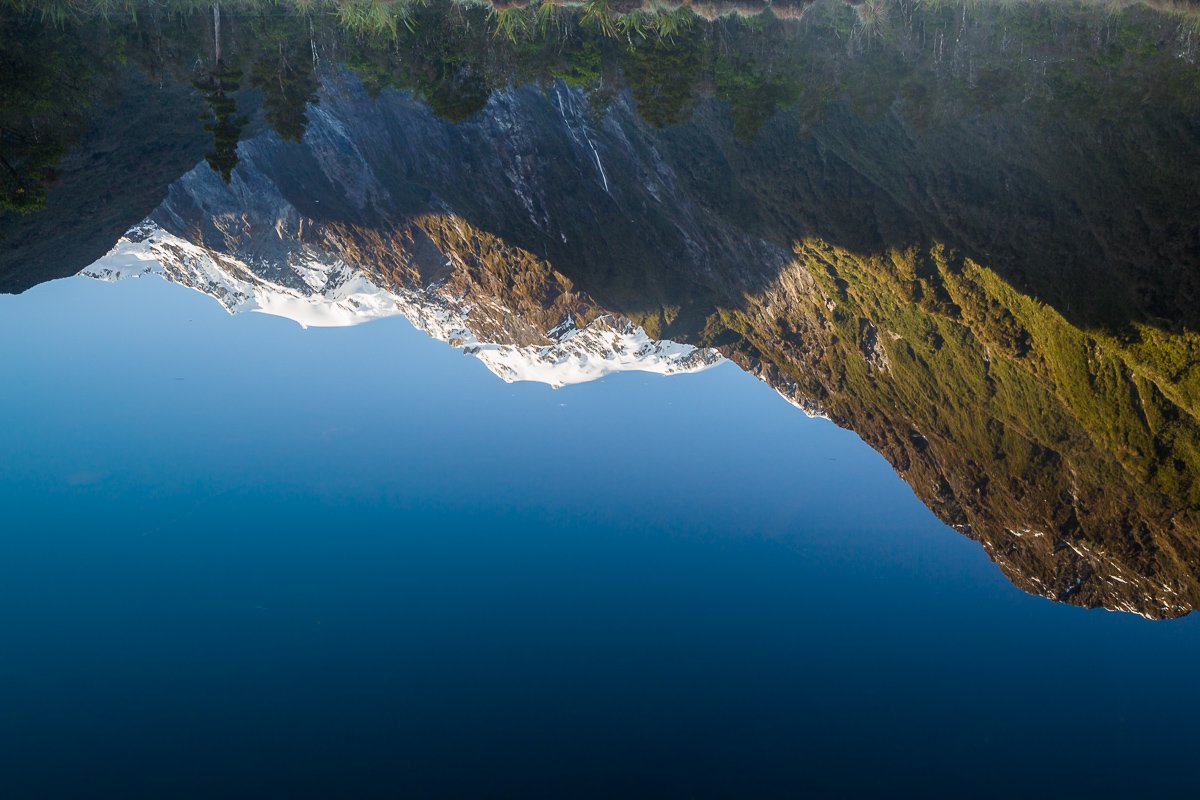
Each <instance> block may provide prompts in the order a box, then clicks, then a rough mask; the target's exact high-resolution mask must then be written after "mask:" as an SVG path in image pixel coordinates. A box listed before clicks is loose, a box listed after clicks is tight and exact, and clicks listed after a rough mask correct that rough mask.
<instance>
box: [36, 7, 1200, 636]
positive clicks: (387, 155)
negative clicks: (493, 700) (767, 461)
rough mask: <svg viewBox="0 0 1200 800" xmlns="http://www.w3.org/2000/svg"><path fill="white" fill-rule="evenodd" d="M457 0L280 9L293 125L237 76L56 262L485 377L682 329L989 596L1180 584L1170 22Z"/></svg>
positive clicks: (1196, 552)
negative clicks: (381, 12)
mask: <svg viewBox="0 0 1200 800" xmlns="http://www.w3.org/2000/svg"><path fill="white" fill-rule="evenodd" d="M517 11H520V9H517ZM510 12H511V10H509V11H506V12H505V13H506V14H507V13H510ZM535 12H536V9H534V10H531V11H529V12H524V11H522V12H521V13H529V14H531V15H533V14H535ZM476 13H482V12H478V10H476V11H471V10H469V9H467V10H463V9H462V8H460V7H457V6H453V7H452V6H440V7H428V8H426V7H422V8H414V10H413V14H414V15H415V17H414V19H415V20H416V26H417V29H418V30H422V31H426V32H428V31H429V30H431V29H433V28H434V27H435V26H436V29H437V30H438V32H439V35H438V36H437V37H436V38H435V39H434V40H428V41H436V42H437V45H436V47H435V46H434V45H432V44H427V43H426V44H422V43H419V42H418V41H417V40H416V39H410V38H408V34H406V33H404V32H403V30H401V31H399V32H397V34H396V36H397V37H398V39H397V40H393V41H392V43H391V44H388V45H386V46H377V45H373V44H371V42H370V41H369V40H364V39H363V38H362V37H361V34H358V35H350V34H347V33H346V32H344V31H341V32H339V31H327V32H325V33H321V32H319V31H318V30H317V28H315V27H313V26H312V25H307V26H305V27H303V28H301V29H299V30H300V33H296V32H295V31H291V32H287V31H285V34H286V35H283V36H282V37H281V39H280V42H281V45H280V46H281V48H282V47H283V46H284V45H285V44H288V43H289V42H290V43H291V45H294V44H295V42H294V41H293V39H291V38H288V37H294V36H301V37H302V42H303V44H305V45H306V46H310V48H309V50H310V52H311V54H310V55H308V59H309V61H308V62H307V63H308V64H309V66H307V67H305V69H310V70H311V73H312V75H313V76H314V77H313V78H312V80H313V81H315V82H314V83H313V84H312V86H313V87H314V88H313V90H312V94H311V95H309V94H307V93H306V92H301V93H299V95H297V96H298V97H299V103H300V108H301V110H302V114H301V115H300V117H299V119H300V123H299V127H300V130H299V132H297V131H296V129H295V126H294V125H292V123H295V122H296V120H297V115H296V114H295V113H291V114H290V115H289V114H285V113H283V111H282V110H281V106H280V105H279V103H281V102H282V101H280V100H279V99H278V98H276V101H275V102H276V105H275V106H267V105H266V101H263V104H262V105H260V106H258V107H257V110H255V107H254V104H253V101H254V99H255V98H254V97H253V96H251V95H250V94H247V95H245V96H243V97H239V98H238V99H236V101H235V106H237V108H242V107H245V108H246V109H247V110H246V112H245V115H246V120H245V123H244V124H243V125H242V127H241V128H240V130H239V132H238V133H237V134H236V135H235V136H234V138H233V141H234V144H235V146H236V151H235V153H234V156H235V157H234V159H233V161H234V166H232V168H231V169H229V174H228V179H227V180H226V179H225V177H224V175H223V174H222V172H223V167H222V166H221V165H228V164H229V163H230V162H229V160H228V159H226V158H224V157H222V158H214V159H210V160H209V162H208V163H207V164H205V163H201V164H200V166H198V167H196V168H195V169H193V170H191V171H189V172H188V173H187V174H186V175H184V176H183V177H182V178H180V179H179V180H177V181H175V182H174V183H172V184H171V185H170V187H169V189H168V190H166V192H165V199H164V200H163V202H162V203H161V205H159V206H158V208H157V209H155V210H154V211H153V212H152V213H151V214H150V217H149V220H147V221H146V222H145V223H144V224H141V225H139V226H138V227H137V229H136V230H135V231H133V232H132V233H131V234H130V235H129V236H128V237H127V238H126V239H125V240H123V242H122V243H120V244H119V245H118V247H117V248H116V249H115V250H114V252H113V253H112V254H111V255H110V256H109V257H107V258H106V259H104V260H102V261H101V262H99V263H97V264H96V265H93V266H91V267H90V268H89V270H88V271H89V274H93V275H96V276H98V277H120V276H122V275H127V274H131V272H133V273H136V272H137V271H138V266H137V265H136V264H135V265H134V266H133V267H131V266H130V265H131V262H130V259H131V258H134V257H135V255H136V257H137V258H143V260H144V261H145V263H153V261H146V259H154V260H157V263H158V264H159V267H158V268H155V271H161V272H163V273H164V274H166V275H167V277H169V278H170V279H172V280H178V281H180V282H185V283H188V284H189V285H192V286H194V287H195V288H198V289H200V290H202V291H206V292H208V293H210V294H213V295H214V296H216V297H218V299H220V300H221V301H222V302H223V303H224V304H225V305H226V307H228V308H230V309H231V310H237V309H238V308H241V307H248V306H246V304H247V303H251V301H253V303H254V304H257V307H268V306H269V305H271V304H275V305H274V306H273V307H274V308H276V309H279V308H285V307H286V308H288V309H293V311H291V312H286V313H288V314H289V315H295V314H296V313H298V312H295V311H294V309H295V308H296V306H295V303H297V302H299V303H307V304H308V306H307V307H313V306H314V305H315V306H319V307H320V308H321V309H322V313H332V312H330V309H333V310H334V311H336V314H338V315H342V316H341V317H339V319H349V320H351V321H353V320H354V319H355V318H361V319H366V318H371V317H374V316H379V315H380V314H382V313H397V309H399V313H405V314H406V315H408V316H409V317H410V318H414V319H415V321H417V322H418V324H421V325H422V327H425V329H426V330H429V331H430V332H431V333H433V334H434V335H437V336H440V337H441V338H445V339H447V340H449V341H451V342H452V343H456V344H461V345H463V346H464V347H465V348H466V349H468V351H472V349H473V348H477V349H478V351H477V354H479V353H482V355H481V356H480V357H481V358H484V360H485V362H487V363H488V364H489V366H490V367H491V368H493V369H494V371H496V372H497V373H498V374H500V375H502V376H504V377H508V378H509V379H520V378H524V377H530V376H532V375H534V374H535V373H536V374H537V375H544V373H541V372H537V371H536V370H534V371H533V372H530V371H529V370H530V369H531V367H530V366H529V365H530V364H534V365H537V366H538V368H539V369H540V368H541V367H544V366H547V365H548V366H550V367H554V366H555V365H558V367H557V368H558V369H560V370H561V369H562V368H563V367H562V365H564V364H568V365H571V366H570V368H571V369H576V370H579V369H582V370H583V372H578V371H577V372H576V373H572V374H579V375H584V373H586V368H585V366H586V365H587V364H589V363H590V364H593V365H595V364H597V363H601V362H603V363H607V364H615V363H624V364H631V363H636V364H638V366H633V367H621V368H646V366H647V364H652V367H651V368H654V369H660V370H661V371H667V372H672V371H680V370H684V369H694V368H700V367H702V366H704V365H705V364H707V363H712V360H713V358H714V357H715V356H714V355H712V354H711V352H710V351H709V350H708V349H707V348H715V350H716V351H717V352H719V353H720V354H721V355H723V356H725V357H727V358H729V359H731V360H733V361H734V362H736V363H737V364H739V365H740V366H742V367H743V368H744V369H746V370H747V371H749V372H751V373H753V374H755V375H757V376H758V377H760V378H761V379H763V380H764V381H766V382H768V383H769V384H771V385H772V386H773V387H775V388H776V389H777V390H778V391H779V392H780V393H781V394H782V395H783V396H784V397H786V398H787V399H788V400H790V401H792V402H793V403H795V404H796V405H797V406H799V407H800V408H802V409H804V410H806V411H807V412H808V413H820V414H823V415H826V416H828V417H829V418H831V419H832V420H833V421H834V422H836V423H837V424H839V425H842V426H845V427H848V428H851V429H853V430H854V431H856V432H857V433H858V434H859V435H861V436H862V437H863V439H864V440H866V441H867V442H868V443H869V444H871V445H872V446H873V447H875V448H876V449H877V450H878V451H879V452H880V453H882V454H883V455H884V456H885V457H886V458H887V459H888V460H889V461H890V462H891V463H892V465H893V466H894V467H895V468H896V470H897V472H898V473H899V474H900V475H901V476H903V477H904V479H905V480H906V481H908V482H909V484H910V485H911V486H912V487H913V490H914V491H915V492H916V493H917V495H918V496H919V497H920V498H921V499H922V500H923V501H924V502H925V503H926V504H927V505H929V506H930V508H932V509H933V510H934V511H935V513H937V514H938V516H939V517H941V519H943V520H944V521H945V522H946V523H947V524H948V525H951V526H953V527H954V528H955V529H957V530H959V531H961V532H963V533H964V534H966V535H968V536H971V537H972V538H974V539H976V540H978V541H979V542H980V543H981V544H982V546H983V547H984V548H985V549H986V550H987V552H988V554H989V555H990V557H991V558H992V559H993V560H994V561H995V562H996V563H997V564H998V565H999V566H1000V568H1001V569H1002V570H1004V572H1005V574H1006V575H1008V576H1009V578H1010V579H1011V580H1012V581H1013V582H1014V583H1015V584H1016V585H1018V586H1020V587H1021V588H1022V589H1025V590H1026V591H1030V592H1034V593H1037V594H1041V595H1045V596H1047V597H1051V598H1053V599H1056V600H1060V601H1064V602H1070V603H1075V604H1079V605H1084V606H1103V607H1106V608H1112V609H1120V610H1126V611H1132V612H1136V613H1139V614H1143V615H1145V616H1148V617H1155V618H1159V617H1172V616H1178V615H1181V614H1186V613H1188V612H1189V611H1190V610H1192V609H1193V608H1194V607H1195V606H1196V604H1197V603H1198V602H1200V484H1197V482H1196V479H1195V476H1196V475H1197V468H1198V467H1200V423H1198V419H1197V417H1198V413H1200V339H1198V338H1197V334H1196V328H1197V322H1198V320H1197V319H1196V313H1197V309H1198V308H1200V303H1198V302H1197V301H1198V300H1200V114H1198V104H1197V98H1200V71H1198V70H1197V68H1196V66H1195V64H1194V60H1195V56H1196V55H1197V53H1196V52H1194V50H1193V46H1194V45H1193V42H1194V41H1195V29H1194V27H1193V24H1192V23H1193V18H1192V17H1187V16H1184V17H1179V16H1172V15H1170V14H1166V13H1164V12H1159V11H1155V10H1153V9H1149V8H1146V7H1133V8H1131V9H1129V10H1127V11H1125V12H1123V13H1121V14H1108V13H1104V12H1102V11H1101V10H1099V9H1096V8H1093V7H1091V6H1087V5H1083V6H1070V5H1068V6H1049V5H1046V6H1043V5H1041V4H1026V5H1020V6H1004V7H1002V8H1001V7H993V6H989V5H984V6H982V7H980V8H972V9H970V10H967V9H966V8H965V7H960V6H955V7H953V8H949V7H940V6H920V7H918V6H916V5H906V4H902V3H896V4H890V5H871V6H870V8H869V9H868V10H867V11H864V10H862V9H861V8H859V9H858V10H855V9H852V8H850V7H847V6H845V5H844V4H841V3H833V2H823V3H818V4H816V5H814V6H813V7H812V8H810V9H808V11H806V12H805V14H804V15H803V18H802V19H800V20H798V21H796V20H792V19H790V18H787V19H776V18H775V16H783V17H787V15H786V14H779V15H775V16H771V15H765V16H763V17H761V18H759V19H758V20H757V22H753V24H752V23H750V22H746V21H743V20H741V19H740V18H722V19H719V20H718V21H717V22H715V23H708V22H705V21H702V20H700V19H698V18H696V17H695V15H692V16H691V17H690V19H691V20H692V21H691V22H689V23H688V24H687V25H686V26H682V27H680V28H679V29H678V30H675V31H673V32H672V33H671V34H670V35H669V36H665V37H664V36H661V35H660V36H658V37H654V36H650V37H644V38H645V41H644V42H641V40H639V42H641V43H639V44H636V45H635V44H632V41H633V35H632V34H630V33H629V30H630V29H629V25H631V24H633V23H631V22H628V21H626V22H623V23H621V20H622V19H625V20H628V19H630V17H629V16H628V14H626V16H624V17H622V16H621V15H620V14H618V13H617V12H615V11H614V12H613V16H612V20H613V23H612V24H613V25H617V24H618V23H620V24H622V25H624V26H625V28H624V30H625V31H626V38H627V39H628V40H629V41H630V44H629V45H628V46H627V45H625V44H623V43H621V42H620V41H619V40H614V39H613V38H611V37H608V36H606V35H604V28H603V27H602V26H601V27H599V28H593V27H592V24H591V23H587V21H586V19H583V18H578V19H577V18H576V17H571V16H570V13H572V12H568V11H566V10H563V11H561V12H560V13H561V14H562V15H563V16H562V18H561V19H560V20H559V21H560V23H561V24H563V25H564V26H566V27H564V28H562V29H561V32H560V33H557V34H555V37H551V38H552V39H553V43H554V47H548V46H546V38H547V37H546V36H544V35H541V34H536V33H532V32H530V31H532V30H534V28H533V25H532V22H531V23H530V25H529V26H527V27H525V28H521V29H520V30H521V31H524V33H519V35H518V34H513V35H512V36H511V37H509V36H508V35H507V34H506V35H503V36H497V35H496V32H501V33H504V32H505V31H506V30H507V29H501V28H496V27H495V26H494V24H493V27H492V28H490V29H489V28H488V26H487V25H476V26H475V27H472V26H471V25H469V24H467V23H469V22H470V21H471V20H472V19H474V18H473V17H472V16H471V15H472V14H476ZM456 15H457V16H456ZM530 20H536V16H531V17H530ZM564 20H566V21H564ZM476 21H478V20H476ZM568 22H569V25H568ZM196 24H200V23H199V22H197V23H196ZM205 24H207V23H205ZM237 24H239V23H236V20H235V21H234V22H233V23H230V22H228V21H227V23H226V28H227V29H228V28H230V27H234V28H236V25H237ZM240 24H241V25H242V28H243V34H242V35H243V36H244V35H245V34H244V31H245V30H248V29H250V27H251V25H250V23H249V22H243V23H240ZM505 24H515V23H512V22H511V20H510V22H509V23H505ZM656 24H659V25H661V24H662V23H656ZM422 26H423V27H422ZM572 26H573V27H572ZM289 30H290V29H289ZM405 30H406V29H405ZM480 30H482V31H483V33H482V34H480V32H479V31H480ZM230 35H233V36H236V35H237V34H236V33H234V34H230ZM347 36H349V38H339V37H347ZM426 41H427V40H421V42H426ZM396 42H399V44H397V43H396ZM291 45H288V46H291ZM431 48H432V49H436V50H437V52H436V53H431V52H430V50H431ZM293 49H295V50H296V51H298V52H304V48H302V47H301V48H293ZM281 52H282V50H281ZM531 54H532V55H531ZM272 63H274V62H272ZM260 64H261V57H260V60H259V61H256V62H254V64H252V65H250V66H248V67H246V68H244V69H242V70H241V71H242V72H243V73H245V74H253V72H254V69H255V68H256V65H260ZM259 68H260V69H261V67H259ZM289 69H294V65H293V66H290V67H289ZM284 72H286V70H285V71H284ZM284 72H281V73H280V74H284ZM305 80H306V81H307V80H308V78H305ZM198 85H201V86H206V87H210V88H208V89H206V90H205V91H208V92H209V94H210V95H211V94H212V93H213V92H215V91H217V90H216V89H212V88H211V87H212V85H213V84H212V83H211V82H209V83H202V82H198ZM280 85H281V86H282V84H280ZM305 85H306V86H307V85H308V84H307V83H306V84H305ZM264 91H266V90H265V89H259V92H260V93H262V92H264ZM306 91H307V90H306ZM283 94H284V95H285V96H287V97H290V96H291V95H288V93H287V92H283ZM285 99H286V98H285ZM293 102H295V99H294V98H293ZM239 103H240V105H238V104H239ZM213 108H214V109H215V110H214V115H215V116H214V117H213V118H214V119H216V118H217V117H219V115H220V113H221V112H220V109H221V108H225V109H226V112H225V113H226V116H227V117H229V114H230V113H232V112H229V111H228V106H221V105H220V104H217V105H214V106H213ZM272 109H273V110H272ZM239 113H240V112H239ZM272 115H274V122H273V121H272ZM230 118H231V117H230ZM280 120H285V121H288V122H286V124H285V122H281V121H280ZM210 127H211V128H212V132H213V141H214V146H217V144H219V142H218V140H219V137H220V135H221V134H220V130H219V128H220V126H219V125H218V124H213V125H211V126H210ZM226 144H228V142H226ZM52 210H53V209H52V208H51V209H48V211H47V212H38V213H49V212H51V211H52ZM143 214H144V212H143V213H142V214H139V215H138V216H137V218H136V219H131V220H129V223H128V224H129V225H130V226H132V225H134V223H138V222H141V216H142V215H143ZM31 218H32V217H31ZM139 247H140V248H141V249H140V250H139V249H138V248H139ZM147 248H149V250H147ZM137 254H140V255H137ZM84 266H86V264H76V265H71V269H70V271H77V270H78V269H80V268H82V267H84ZM347 287H349V288H347ZM307 307H306V308H307ZM310 310H311V309H310ZM302 321H303V320H302ZM589 330H590V333H587V332H588V331H589ZM614 332H615V333H616V334H617V338H615V339H614V338H613V337H612V334H613V333H614ZM578 335H583V338H577V337H578ZM622 336H627V337H632V338H628V339H622V338H621V337H622ZM571 342H574V343H575V344H574V345H572V344H570V343H571ZM584 343H587V346H586V347H585V346H583V344H584ZM675 343H679V344H675ZM685 345H686V346H687V347H683V346H685ZM691 346H694V347H695V348H698V349H692V347H691ZM531 348H532V349H531ZM643 348H648V349H643ZM676 348H682V349H676ZM581 358H582V361H581V360H580V359H581ZM489 359H491V360H489ZM622 359H625V360H624V361H622ZM580 365H585V366H580ZM506 370H507V371H506ZM554 374H556V375H559V376H560V377H561V376H562V375H563V374H565V373H563V372H561V371H560V372H558V373H554ZM588 375H590V376H591V377H594V376H595V375H594V374H592V373H587V375H584V377H583V378H581V379H586V377H587V376H588ZM535 379H544V378H535ZM572 379H574V378H572ZM548 380H549V381H550V382H556V383H561V382H569V381H568V380H560V379H559V378H555V377H551V378H549V379H548Z"/></svg>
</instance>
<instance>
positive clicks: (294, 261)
mask: <svg viewBox="0 0 1200 800" xmlns="http://www.w3.org/2000/svg"><path fill="white" fill-rule="evenodd" d="M81 274H83V275H86V276H88V277H90V278H95V279H98V280H105V281H119V280H123V279H126V278H133V277H139V276H143V275H157V276H159V277H162V278H164V279H166V280H168V281H171V282H173V283H178V284H181V285H183V286H187V287H189V288H192V289H195V290H197V291H199V292H202V293H204V294H206V295H208V296H210V297H212V298H214V299H216V300H217V301H218V302H219V303H220V304H221V305H222V306H223V307H224V308H225V310H226V311H228V312H229V313H231V314H240V313H244V312H256V313H263V314H271V315H273V316H278V317H283V318H285V319H290V320H293V321H294V322H296V323H298V324H300V325H301V326H302V327H305V328H309V327H338V326H346V325H358V324H360V323H363V322H368V321H371V320H375V319H382V318H385V317H392V316H403V317H405V318H406V319H407V320H408V321H409V322H410V323H412V325H413V326H414V327H416V328H419V329H420V330H422V331H424V332H425V333H427V334H429V335H430V336H432V337H434V338H436V339H440V340H441V341H444V342H448V343H449V344H451V345H452V346H454V347H458V348H460V349H462V350H463V352H465V353H468V354H470V355H473V356H475V357H476V358H478V359H479V360H480V361H482V362H483V363H484V365H485V366H487V368H488V369H489V370H491V371H492V372H493V373H494V374H495V375H497V376H498V377H500V378H501V379H502V380H504V381H506V382H509V383H512V382H514V381H535V382H538V383H545V384H549V385H550V386H554V387H556V388H557V387H560V386H566V385H569V384H576V383H584V382H587V381H593V380H597V379H598V378H602V377H604V376H605V375H609V374H611V373H614V372H627V371H639V372H651V373H658V374H661V375H672V374H678V373H684V372H699V371H700V370H704V369H707V368H708V367H711V366H713V365H715V364H717V363H720V362H721V361H722V360H723V359H722V357H721V356H720V354H718V353H717V352H716V351H715V350H712V349H700V348H696V347H693V346H691V345H686V344H679V343H677V342H671V341H659V340H655V339H651V338H650V337H649V336H648V335H647V334H646V332H645V331H644V330H643V329H642V328H641V327H639V326H637V325H634V324H633V323H632V322H629V321H628V320H624V319H620V318H616V317H612V316H602V317H599V318H597V319H595V320H593V321H592V322H591V324H589V325H586V326H584V327H582V328H580V327H577V326H576V324H575V321H574V320H573V319H571V318H569V317H568V318H567V319H566V320H565V321H564V322H563V323H562V324H560V325H558V326H556V327H555V328H553V329H552V330H550V331H547V332H546V337H547V339H548V340H549V341H550V343H549V344H546V345H543V346H517V345H513V344H507V343H504V342H489V341H480V340H479V339H478V337H477V336H476V335H475V333H474V332H473V331H472V330H471V329H470V327H469V325H468V314H469V312H470V311H471V306H470V305H469V304H466V303H463V302H460V301H458V300H456V299H454V298H452V297H448V296H447V295H445V294H443V293H441V292H439V291H438V287H437V286H429V287H424V288H421V289H414V290H400V291H389V290H387V289H384V288H382V287H379V286H377V285H375V284H374V283H372V282H371V281H370V280H369V279H368V278H367V277H366V276H364V275H363V274H362V273H361V272H359V271H357V270H354V269H352V268H351V267H349V266H348V265H347V264H345V263H344V262H342V261H341V260H338V259H333V258H330V257H329V256H328V255H326V254H323V253H321V252H318V251H314V250H311V249H306V250H303V251H302V252H301V253H300V254H298V255H296V256H293V257H289V259H288V262H287V263H286V264H285V265H280V264H277V263H265V262H264V263H261V264H256V263H253V262H247V261H243V260H241V259H238V258H234V257H232V256H229V255H226V254H223V253H219V252H214V251H211V250H208V249H206V248H203V247H200V246H198V245H195V244H193V243H191V242H189V241H187V240H185V239H183V238H181V237H179V236H175V235H174V234H171V233H169V232H167V231H165V230H163V229H162V228H161V227H159V226H158V225H157V224H156V223H154V222H153V221H150V220H147V221H145V222H142V223H141V224H139V225H137V226H135V227H134V228H133V229H131V230H130V231H129V232H128V233H127V234H126V235H125V236H123V237H122V238H121V239H120V240H119V241H118V242H117V244H116V245H115V246H114V247H113V249H112V250H111V251H109V253H108V254H107V255H105V256H104V257H103V258H101V259H99V260H98V261H96V262H95V263H94V264H92V265H91V266H89V267H87V268H86V269H84V270H83V272H82V273H81ZM267 275H270V276H271V277H270V278H268V277H266V276H267Z"/></svg>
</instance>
